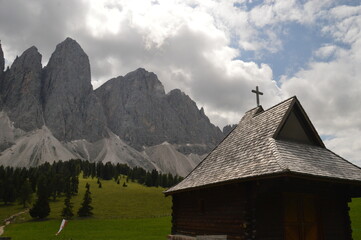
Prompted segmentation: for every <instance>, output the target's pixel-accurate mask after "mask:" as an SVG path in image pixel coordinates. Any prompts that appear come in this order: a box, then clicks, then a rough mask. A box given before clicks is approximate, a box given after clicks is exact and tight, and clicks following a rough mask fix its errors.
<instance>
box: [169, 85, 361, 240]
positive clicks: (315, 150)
mask: <svg viewBox="0 0 361 240" xmlns="http://www.w3.org/2000/svg"><path fill="white" fill-rule="evenodd" d="M257 91H258V89H257ZM257 97H258V96H257ZM164 193H165V195H167V196H168V195H171V196H172V201H173V207H172V211H173V212H172V234H171V235H170V236H169V239H174V240H176V239H244V240H253V239H259V240H351V239H352V230H351V224H350V218H349V208H348V202H350V201H351V198H355V197H361V169H360V168H359V167H358V166H356V165H354V164H352V163H350V162H348V161H346V160H345V159H343V158H342V157H340V156H338V155H337V154H335V153H333V152H332V151H330V150H328V149H327V148H326V147H325V145H324V144H323V142H322V140H321V138H320V137H319V135H318V133H317V131H316V129H315V128H314V126H313V125H312V123H311V121H310V119H309V118H308V116H307V114H306V112H305V111H304V109H303V108H302V106H301V104H300V102H299V101H298V99H297V98H296V97H292V98H289V99H287V100H285V101H283V102H281V103H279V104H277V105H275V106H273V107H271V108H269V109H268V110H263V108H262V106H258V107H256V108H254V109H251V110H249V111H248V112H246V113H245V115H244V116H243V118H242V119H241V121H240V122H239V124H238V125H237V127H236V128H235V129H233V131H232V132H231V133H230V134H229V135H228V136H227V137H225V138H224V139H223V141H222V142H221V143H220V144H219V145H218V146H217V147H216V148H214V149H213V151H212V152H211V153H209V155H208V156H207V157H205V159H204V160H203V161H202V162H201V163H200V164H199V165H198V166H197V167H196V168H195V169H194V170H193V171H192V172H191V173H190V174H189V175H188V176H187V177H186V178H185V179H184V180H183V181H182V182H180V183H179V184H177V185H175V186H173V187H172V188H170V189H168V190H167V191H165V192H164Z"/></svg>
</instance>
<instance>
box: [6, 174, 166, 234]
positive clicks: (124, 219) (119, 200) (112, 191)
mask: <svg viewBox="0 0 361 240" xmlns="http://www.w3.org/2000/svg"><path fill="white" fill-rule="evenodd" d="M125 181H126V179H125V177H122V178H121V179H120V184H117V183H116V182H115V181H114V180H108V181H105V180H101V183H102V188H99V187H98V184H97V179H96V178H94V179H91V178H87V179H84V178H80V179H79V193H78V195H77V196H74V197H73V198H72V199H71V202H72V203H73V212H74V214H75V215H76V212H77V210H78V209H79V207H80V204H81V202H82V199H83V196H84V193H85V190H86V189H85V185H86V183H89V184H90V191H91V197H92V203H91V205H92V206H93V207H94V209H93V213H94V215H93V217H90V218H79V217H74V218H73V219H71V220H69V222H68V224H67V226H66V227H65V229H64V230H63V231H62V232H61V233H60V234H59V235H58V236H55V233H56V232H57V231H58V230H59V226H60V223H61V220H62V218H61V216H60V215H61V211H62V209H63V207H64V198H59V199H57V200H56V201H50V207H51V213H50V215H49V217H48V218H47V219H45V220H32V218H31V217H30V216H29V214H28V213H26V214H23V215H21V216H20V217H17V218H16V220H15V221H14V222H13V223H11V224H10V225H8V226H6V227H5V232H4V234H3V235H2V237H11V239H12V240H17V239H19V240H20V239H29V240H31V239H34V240H41V239H44V240H45V239H74V240H75V239H79V240H81V239H84V240H85V239H166V236H167V235H168V234H169V233H170V229H171V217H170V214H171V198H170V197H167V198H166V197H164V195H163V194H162V191H164V188H160V187H158V188H156V187H145V186H143V185H140V184H138V183H133V182H130V181H129V182H128V183H126V184H127V187H123V183H124V182H125ZM0 211H1V212H0V217H1V219H6V218H8V217H9V216H11V215H12V214H14V213H17V212H20V211H23V208H22V206H20V205H17V204H13V205H9V206H4V204H2V203H0ZM1 225H3V224H1Z"/></svg>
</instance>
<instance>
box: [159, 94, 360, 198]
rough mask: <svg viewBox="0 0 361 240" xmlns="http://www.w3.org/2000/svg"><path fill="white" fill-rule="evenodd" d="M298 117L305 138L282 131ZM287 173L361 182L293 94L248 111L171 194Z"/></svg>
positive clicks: (349, 164)
mask: <svg viewBox="0 0 361 240" xmlns="http://www.w3.org/2000/svg"><path fill="white" fill-rule="evenodd" d="M292 114H294V115H292ZM291 115H292V117H293V118H292V119H293V120H291V117H290V116H291ZM288 121H293V122H288ZM297 121H300V122H301V123H302V124H301V125H300V126H301V127H302V128H301V127H299V129H300V130H299V131H302V132H304V133H302V134H303V135H307V138H306V137H304V136H303V138H304V139H305V142H299V141H297V138H294V139H295V140H294V139H292V138H291V137H292V136H291V135H292V132H291V133H289V134H285V133H282V129H283V127H284V126H286V125H285V124H286V123H287V124H288V125H290V126H293V125H292V124H294V122H295V124H296V125H297ZM295 124H294V125H295ZM285 128H286V127H285ZM284 131H287V130H284ZM281 133H282V134H281ZM284 136H285V137H290V138H291V140H287V139H284ZM301 140H302V139H301ZM281 175H283V176H293V175H297V176H305V177H315V178H319V179H325V180H327V179H333V180H335V181H336V180H337V181H352V182H356V183H358V184H360V183H361V169H360V168H359V167H357V166H356V165H353V164H352V163H350V162H348V161H346V160H345V159H343V158H342V157H340V156H338V155H337V154H335V153H333V152H332V151H330V150H328V149H327V148H325V146H324V144H323V142H322V140H321V138H320V137H319V135H318V134H317V131H316V130H315V128H314V127H313V125H312V123H311V121H310V120H309V118H308V116H307V114H306V113H305V111H304V110H303V108H302V106H301V104H300V103H299V101H298V100H297V98H296V97H292V98H289V99H287V100H285V101H283V102H281V103H279V104H277V105H276V106H274V107H271V108H270V109H267V110H263V108H262V107H261V106H259V107H256V108H254V109H252V110H250V111H248V112H246V114H245V116H244V117H243V118H242V119H241V121H240V122H239V124H238V125H237V127H236V128H235V129H234V130H233V131H232V132H231V133H230V134H229V135H228V136H227V137H225V138H224V139H223V141H222V142H221V143H220V144H219V145H218V146H217V147H216V148H215V149H213V151H212V152H211V153H210V154H208V156H207V157H206V158H205V159H204V160H203V161H202V162H201V163H200V164H199V165H198V166H197V167H196V168H195V169H194V170H193V171H192V172H191V173H190V174H189V175H188V176H187V177H186V178H185V179H184V180H183V181H182V182H180V183H179V184H177V185H176V186H174V187H172V188H170V189H168V190H167V191H165V194H166V195H170V194H173V193H176V192H181V191H189V190H193V189H197V188H204V187H206V186H212V185H214V186H216V185H222V184H226V183H229V182H234V181H244V180H247V179H254V178H260V179H261V178H267V177H272V176H281Z"/></svg>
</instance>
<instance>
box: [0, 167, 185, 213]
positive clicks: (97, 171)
mask: <svg viewBox="0 0 361 240" xmlns="http://www.w3.org/2000/svg"><path fill="white" fill-rule="evenodd" d="M81 173H82V174H83V178H98V184H99V183H100V182H99V179H102V180H112V179H113V180H114V181H116V182H117V183H118V184H119V179H120V176H121V175H124V176H126V181H127V182H128V181H132V182H138V183H140V184H143V185H145V186H149V187H151V186H155V187H158V186H160V187H170V186H172V185H174V184H176V183H178V182H180V181H181V180H182V178H181V177H179V176H173V175H171V174H163V173H159V172H158V171H156V170H152V171H146V170H144V169H143V168H140V167H134V168H130V167H129V166H128V165H126V164H119V163H118V164H112V163H110V162H107V163H105V164H104V163H102V162H98V163H90V162H88V161H82V160H69V161H65V162H62V161H58V162H54V163H52V164H49V163H44V164H42V165H40V166H38V167H31V168H13V167H4V166H0V202H4V204H5V205H6V204H10V203H14V202H16V201H19V203H20V204H22V205H23V206H24V208H25V207H27V206H29V205H30V204H31V203H33V195H34V194H35V195H36V200H35V202H34V203H33V205H32V207H31V208H30V211H29V213H30V215H31V216H32V217H34V218H44V217H46V216H48V215H49V213H50V207H49V200H54V201H55V200H56V199H57V198H58V197H62V196H65V199H64V209H63V211H62V216H63V217H66V218H71V217H72V216H73V215H74V213H73V210H72V204H71V201H70V199H71V197H72V196H75V195H77V194H78V187H79V175H80V174H81ZM100 184H101V183H100ZM124 184H125V183H124ZM123 186H124V185H123ZM99 187H101V185H100V186H99ZM86 189H87V190H86V192H85V195H84V199H83V203H82V206H81V208H80V209H79V210H78V212H77V214H78V216H91V215H92V207H91V205H90V204H91V192H90V185H89V184H87V185H86Z"/></svg>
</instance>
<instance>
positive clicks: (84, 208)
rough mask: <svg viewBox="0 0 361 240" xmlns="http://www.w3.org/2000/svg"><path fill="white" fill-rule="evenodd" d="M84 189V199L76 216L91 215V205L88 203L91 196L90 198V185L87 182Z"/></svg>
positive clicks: (90, 200)
mask: <svg viewBox="0 0 361 240" xmlns="http://www.w3.org/2000/svg"><path fill="white" fill-rule="evenodd" d="M85 187H86V191H85V194H84V199H83V202H82V204H81V207H80V208H79V210H78V216H79V217H89V216H92V215H93V212H92V210H93V207H92V206H91V205H90V204H91V202H92V198H91V196H90V195H91V192H90V185H89V183H87V184H86V186H85Z"/></svg>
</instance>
